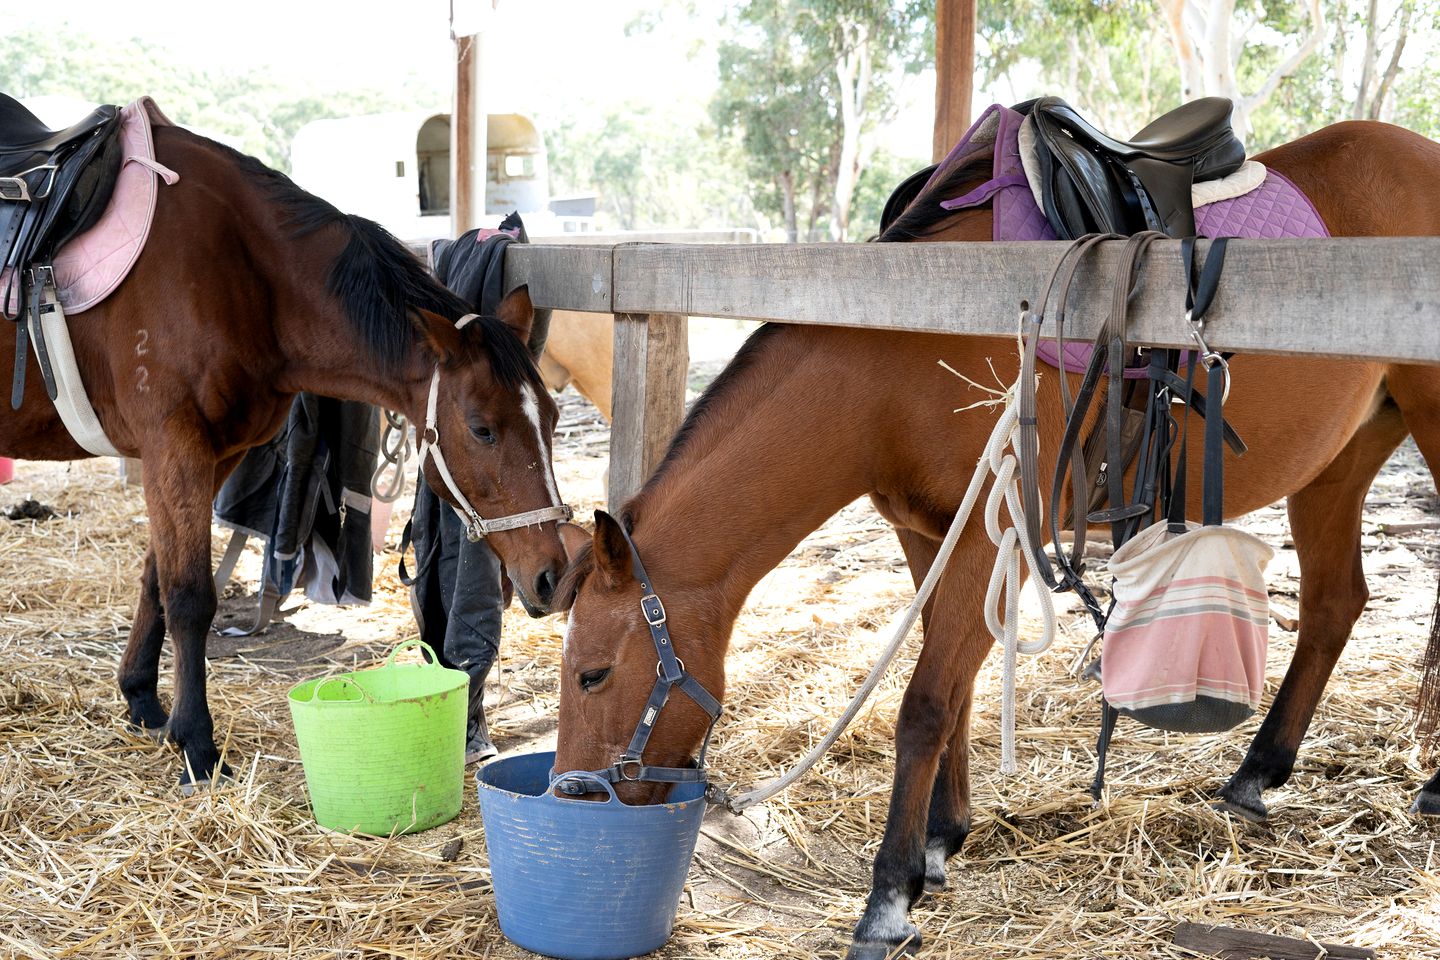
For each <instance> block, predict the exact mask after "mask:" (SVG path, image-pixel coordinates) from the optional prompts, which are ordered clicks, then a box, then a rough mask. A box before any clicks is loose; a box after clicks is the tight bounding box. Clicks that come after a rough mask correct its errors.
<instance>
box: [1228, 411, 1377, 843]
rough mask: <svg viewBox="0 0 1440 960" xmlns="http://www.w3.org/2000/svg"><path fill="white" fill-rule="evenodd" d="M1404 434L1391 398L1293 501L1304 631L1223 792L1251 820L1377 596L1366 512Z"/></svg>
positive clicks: (1289, 765)
mask: <svg viewBox="0 0 1440 960" xmlns="http://www.w3.org/2000/svg"><path fill="white" fill-rule="evenodd" d="M1405 432H1406V431H1405V424H1404V421H1403V420H1402V419H1401V418H1400V416H1399V411H1398V410H1397V409H1396V408H1395V406H1394V405H1393V404H1387V405H1386V406H1384V407H1382V408H1381V410H1380V411H1379V412H1378V413H1377V414H1376V415H1375V416H1374V417H1373V418H1372V419H1371V420H1369V421H1368V422H1366V423H1365V424H1364V425H1363V426H1361V428H1360V429H1359V430H1358V431H1356V433H1355V435H1354V436H1353V437H1351V438H1350V442H1349V443H1348V444H1346V446H1345V448H1344V449H1343V450H1342V451H1341V452H1340V455H1339V456H1337V457H1336V458H1335V460H1334V461H1333V462H1332V463H1331V464H1330V465H1329V466H1327V467H1326V468H1325V469H1324V470H1323V471H1322V472H1321V473H1320V475H1319V476H1318V477H1316V478H1315V479H1314V480H1312V481H1311V482H1310V484H1309V485H1308V486H1306V487H1305V488H1304V489H1302V490H1300V491H1298V492H1297V493H1293V494H1291V495H1290V497H1289V499H1288V502H1287V507H1288V510H1289V514H1290V535H1291V537H1292V538H1293V539H1294V541H1295V552H1296V553H1297V554H1298V555H1299V559H1300V636H1299V638H1298V639H1297V640H1296V643H1295V656H1294V658H1293V659H1292V660H1291V661H1290V667H1289V669H1288V670H1286V671H1285V679H1284V680H1283V681H1282V682H1281V684H1280V690H1279V692H1277V693H1276V694H1275V702H1274V703H1273V704H1271V706H1270V712H1269V713H1268V714H1266V716H1265V722H1264V723H1262V724H1261V725H1260V731H1259V732H1258V733H1257V734H1256V735H1255V739H1254V741H1253V742H1252V743H1251V744H1250V750H1249V752H1247V753H1246V755H1245V759H1244V761H1243V762H1242V763H1241V764H1240V768H1239V769H1238V770H1237V771H1236V772H1235V775H1234V776H1232V777H1231V778H1230V781H1229V782H1228V783H1226V784H1225V786H1224V787H1223V788H1221V790H1220V798H1221V802H1220V805H1221V807H1222V808H1224V809H1226V810H1229V811H1230V812H1232V813H1234V814H1236V815H1238V816H1241V817H1244V818H1245V819H1247V820H1253V821H1256V822H1260V821H1263V820H1264V819H1265V818H1266V817H1267V816H1268V815H1269V811H1268V810H1267V809H1266V807H1265V802H1264V800H1263V799H1262V798H1261V794H1262V793H1263V792H1264V791H1265V790H1267V789H1269V788H1271V787H1278V786H1280V785H1281V784H1283V783H1285V782H1286V781H1287V780H1289V779H1290V774H1291V773H1292V772H1293V771H1294V768H1295V755H1296V752H1297V751H1298V750H1299V748H1300V741H1301V740H1302V739H1303V738H1304V736H1305V731H1306V729H1307V728H1308V727H1309V726H1310V720H1311V718H1312V717H1313V716H1314V714H1315V708H1316V706H1317V705H1318V704H1319V702H1320V695H1321V694H1322V693H1324V691H1325V684H1326V682H1327V681H1328V680H1329V679H1330V673H1331V671H1332V670H1334V668H1335V663H1336V661H1337V660H1339V659H1340V653H1341V651H1342V650H1344V649H1345V643H1346V641H1348V640H1349V639H1350V630H1351V628H1352V627H1354V626H1355V621H1356V620H1358V619H1359V618H1360V614H1361V612H1362V611H1363V610H1364V609H1365V603H1366V601H1368V600H1369V599H1370V593H1369V590H1368V589H1367V588H1366V586H1365V574H1364V571H1363V570H1362V569H1361V566H1360V518H1361V511H1362V509H1363V508H1364V505H1365V494H1366V493H1367V492H1369V490H1370V483H1371V481H1373V480H1374V479H1375V474H1376V473H1378V472H1379V470H1380V467H1381V466H1382V465H1384V463H1385V460H1386V458H1388V457H1389V456H1390V454H1391V453H1392V452H1393V451H1394V450H1395V448H1396V447H1397V446H1398V445H1399V444H1400V442H1401V441H1402V440H1404V439H1405Z"/></svg>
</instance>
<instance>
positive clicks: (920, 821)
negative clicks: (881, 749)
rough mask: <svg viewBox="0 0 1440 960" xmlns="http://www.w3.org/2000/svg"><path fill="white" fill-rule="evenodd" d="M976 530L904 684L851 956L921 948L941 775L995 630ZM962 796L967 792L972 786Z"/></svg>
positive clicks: (940, 587) (934, 606)
mask: <svg viewBox="0 0 1440 960" xmlns="http://www.w3.org/2000/svg"><path fill="white" fill-rule="evenodd" d="M977 534H978V537H979V538H980V539H977V540H973V541H971V542H972V543H973V545H974V548H975V549H972V550H970V551H966V550H965V549H964V546H963V544H962V545H961V546H960V548H959V552H960V553H961V556H959V557H957V558H956V559H955V560H954V561H953V562H952V565H951V566H950V568H949V570H947V572H946V574H945V575H944V576H943V577H942V578H941V581H940V583H939V584H937V589H936V593H935V595H934V597H932V600H931V603H930V605H929V606H928V608H927V611H926V612H927V616H926V631H925V645H924V647H923V648H922V649H921V651H920V658H919V660H918V661H917V662H916V664H915V672H914V675H913V676H912V677H911V679H910V684H909V686H908V687H906V689H905V698H904V700H903V701H901V704H900V715H899V718H898V719H897V722H896V727H895V782H894V786H893V788H892V790H891V793H890V812H889V816H888V819H887V821H886V825H885V836H884V839H882V840H881V841H880V850H879V852H877V853H876V855H875V868H874V879H873V882H872V885H871V889H870V896H869V898H868V900H867V901H866V904H865V912H864V914H863V915H862V916H861V918H860V922H859V923H858V924H856V925H855V937H854V942H853V943H852V944H851V945H850V951H849V954H848V957H849V960H882V958H886V957H893V956H895V955H896V951H903V952H905V953H912V952H914V951H915V950H918V949H919V947H920V932H919V930H918V929H917V928H916V927H915V925H914V924H913V923H911V922H910V920H909V918H908V916H907V915H908V913H909V910H910V906H911V905H912V904H913V903H914V902H915V901H916V900H917V899H919V897H920V894H921V893H922V892H923V891H924V889H925V882H926V875H927V873H928V870H927V865H926V847H927V824H929V823H930V822H931V821H930V817H929V814H930V810H931V808H932V805H933V804H932V797H933V794H934V792H935V790H936V789H937V785H936V773H937V771H938V770H939V767H940V757H941V754H942V753H943V752H944V750H945V747H946V745H947V742H949V741H950V740H951V739H952V734H953V731H954V730H955V724H956V717H957V716H959V715H962V714H963V712H964V711H963V710H962V706H963V705H964V703H965V701H966V700H967V699H968V697H969V691H970V689H971V686H972V684H973V683H974V680H975V674H976V672H977V671H978V670H979V669H980V664H981V663H982V662H983V661H984V659H985V653H986V651H987V650H988V649H989V647H990V635H989V634H988V633H987V632H986V631H985V629H984V626H983V624H982V623H981V621H980V618H979V616H978V608H979V606H980V600H981V598H980V596H979V595H978V594H977V589H976V584H974V583H973V582H968V581H967V579H966V576H967V574H968V571H970V569H971V568H972V567H973V566H974V564H973V563H967V562H966V560H965V557H964V554H965V553H967V552H968V553H974V552H976V550H978V549H979V547H980V543H981V540H983V537H984V534H983V532H979V531H977ZM903 542H904V538H902V543H903ZM907 553H908V550H907ZM932 557H933V553H932ZM957 571H958V572H957ZM981 589H983V587H981ZM965 773H966V768H965V766H964V764H963V762H962V763H960V764H958V765H956V764H952V765H951V772H950V774H949V775H948V776H947V780H951V781H953V780H955V779H956V778H957V776H958V778H960V779H963V778H964V777H965ZM944 789H945V798H946V799H945V800H944V801H943V805H944V806H945V807H946V808H948V809H949V810H951V811H953V807H951V801H952V798H953V797H954V796H955V795H956V794H955V791H953V790H952V789H951V788H949V787H945V788H944ZM959 796H961V797H966V796H968V784H967V785H966V786H965V787H964V788H962V790H961V791H960V792H959ZM950 816H951V814H950V812H947V813H945V814H943V815H942V816H941V817H940V818H939V821H938V822H939V823H940V824H942V825H944V834H943V835H944V837H945V838H946V842H947V843H948V842H950V841H951V839H953V838H954V836H955V834H956V828H955V824H954V823H952V822H951V819H950ZM962 819H963V814H962ZM956 848H957V849H958V843H957V845H956ZM942 872H943V871H942Z"/></svg>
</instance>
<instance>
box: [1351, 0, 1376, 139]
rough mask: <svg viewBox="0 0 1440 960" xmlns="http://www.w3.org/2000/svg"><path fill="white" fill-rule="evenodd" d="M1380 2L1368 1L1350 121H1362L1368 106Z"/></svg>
mask: <svg viewBox="0 0 1440 960" xmlns="http://www.w3.org/2000/svg"><path fill="white" fill-rule="evenodd" d="M1379 13H1380V0H1370V12H1369V14H1368V15H1367V16H1366V17H1365V56H1364V59H1363V60H1361V62H1360V86H1359V87H1358V88H1357V89H1356V91H1355V102H1354V103H1352V104H1351V105H1350V119H1352V120H1364V119H1365V116H1366V113H1367V109H1366V108H1367V107H1368V106H1369V104H1370V80H1371V78H1372V77H1374V76H1375V61H1376V60H1377V59H1378V57H1379V52H1378V50H1377V48H1378V47H1379V45H1380V24H1379V23H1378V22H1377V21H1379V19H1380V17H1379Z"/></svg>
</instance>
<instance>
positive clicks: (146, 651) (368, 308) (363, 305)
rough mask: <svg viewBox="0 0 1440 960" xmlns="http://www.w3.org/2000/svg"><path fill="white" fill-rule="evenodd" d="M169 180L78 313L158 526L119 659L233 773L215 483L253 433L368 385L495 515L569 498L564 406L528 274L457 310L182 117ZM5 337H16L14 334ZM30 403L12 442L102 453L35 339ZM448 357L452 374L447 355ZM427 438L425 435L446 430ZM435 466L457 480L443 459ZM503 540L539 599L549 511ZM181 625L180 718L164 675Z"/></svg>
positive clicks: (363, 230) (317, 205)
mask: <svg viewBox="0 0 1440 960" xmlns="http://www.w3.org/2000/svg"><path fill="white" fill-rule="evenodd" d="M155 138H156V155H157V158H158V159H159V161H160V162H161V163H163V164H165V165H166V166H168V167H170V168H171V169H173V170H174V171H176V172H177V173H178V174H179V175H180V179H179V181H178V182H177V183H175V184H174V185H172V186H167V187H164V188H163V189H162V190H161V193H160V197H159V200H158V204H157V209H156V212H155V220H154V224H153V227H152V230H151V233H150V237H149V240H148V242H147V244H146V247H145V250H144V252H143V253H142V255H141V256H140V258H139V260H138V261H137V263H136V264H135V267H134V269H133V271H132V272H131V274H130V276H129V277H128V278H127V279H126V280H125V282H124V283H122V284H121V285H120V287H119V288H118V289H117V290H116V291H115V293H114V294H113V295H112V296H111V297H110V298H109V299H107V300H106V301H104V302H103V303H101V304H99V305H98V306H96V307H94V308H93V309H91V310H89V311H87V312H86V313H84V314H81V315H78V316H76V317H74V318H73V320H72V322H71V331H72V339H73V341H74V348H75V355H76V360H77V362H78V365H79V369H80V372H81V375H82V378H83V380H84V383H85V387H86V389H87V390H88V392H89V396H90V400H91V403H92V405H93V406H94V408H95V411H96V413H97V415H98V416H99V420H100V423H101V426H103V428H104V430H105V432H106V434H107V435H108V436H109V439H110V440H111V442H112V443H113V445H114V446H115V447H116V449H118V450H119V451H120V452H122V453H123V454H125V455H126V456H129V457H139V458H141V459H142V460H143V461H144V465H145V498H146V504H147V506H148V508H149V514H150V530H151V540H150V547H149V551H148V553H147V554H146V557H145V568H144V573H143V575H142V578H141V588H140V602H139V606H138V607H137V609H136V613H135V622H134V625H133V627H132V628H131V632H130V640H129V645H128V646H127V647H126V650H125V654H124V657H123V658H122V660H121V664H120V677H119V679H120V689H121V690H122V691H123V693H124V695H125V700H126V703H127V704H128V708H129V720H130V722H131V723H132V724H134V725H135V726H137V727H139V728H141V729H143V730H146V731H147V732H149V733H151V734H153V735H163V733H164V731H166V730H167V729H168V732H169V736H170V738H171V739H172V740H174V741H175V742H176V743H177V744H178V745H179V746H180V748H181V749H182V751H183V753H184V759H185V765H186V771H185V773H184V774H183V776H182V778H181V783H182V785H187V786H188V785H190V784H192V783H193V782H197V781H204V780H207V779H210V778H211V777H212V776H214V775H217V774H223V773H224V772H225V768H224V766H223V765H222V763H221V758H220V755H219V752H218V751H217V750H216V747H215V738H214V726H213V722H212V720H211V716H210V708H209V706H208V704H207V702H206V695H205V638H206V634H207V632H208V631H209V629H210V624H211V620H212V619H213V618H214V615H215V605H216V598H215V585H214V583H213V581H212V579H211V572H210V502H211V499H212V498H213V497H214V495H215V492H216V490H217V489H218V487H219V486H220V483H221V482H222V481H223V480H224V479H225V477H226V475H227V474H229V472H230V471H231V470H232V469H233V468H234V467H235V465H236V464H237V463H238V462H239V460H240V459H241V457H242V456H243V455H244V453H245V451H246V450H247V449H249V448H250V447H252V446H255V445H256V444H259V443H262V442H264V441H265V440H267V439H268V438H269V437H270V436H272V435H273V434H274V433H275V431H276V430H277V429H278V428H279V427H280V425H281V423H282V422H283V421H284V418H285V416H286V413H287V411H288V410H289V408H290V401H291V399H292V398H293V397H294V395H295V394H296V393H298V392H300V391H311V392H314V393H319V394H323V395H326V396H331V397H338V398H341V399H350V400H360V401H365V402H369V403H374V404H380V405H383V406H385V407H388V408H391V409H394V410H399V411H401V412H403V413H404V414H405V415H406V416H408V417H409V418H410V420H411V421H412V422H413V423H416V424H422V423H424V422H425V413H426V405H427V399H428V398H429V395H430V392H431V389H432V387H431V383H432V378H434V379H435V382H436V384H437V387H436V394H437V400H438V403H437V408H436V413H437V418H436V433H438V443H437V444H436V445H437V446H438V448H439V449H440V450H442V452H443V456H444V458H445V461H446V463H448V465H449V468H450V472H451V473H452V474H453V475H454V477H455V480H456V483H457V485H458V487H459V489H460V491H461V493H462V494H463V497H464V499H465V500H468V501H469V502H470V504H472V505H473V506H474V508H475V510H477V511H479V512H480V514H481V515H483V516H485V517H489V518H498V517H502V516H507V515H513V514H518V513H522V512H526V511H530V510H534V509H537V508H541V507H547V506H551V505H556V504H558V494H557V493H556V490H555V481H554V476H553V473H552V472H551V467H550V455H549V445H550V438H551V436H552V435H553V431H554V427H555V421H556V417H557V410H556V407H555V404H554V402H553V401H552V400H551V399H550V397H549V395H548V394H547V393H546V391H545V389H544V387H543V385H542V384H541V382H540V378H539V373H538V371H537V370H536V368H535V365H534V363H533V361H532V360H531V359H530V355H529V352H528V350H527V349H526V347H525V341H526V339H527V337H528V335H529V330H530V325H531V322H532V320H533V311H532V309H531V305H530V299H529V296H528V294H527V293H526V292H525V291H524V290H519V291H516V292H515V293H513V294H512V295H511V296H510V297H508V298H507V299H506V300H505V302H504V304H503V305H502V307H501V308H500V310H499V314H500V315H499V317H498V318H495V317H491V318H480V319H478V320H476V321H474V322H472V323H470V324H469V325H467V326H465V327H464V328H462V329H457V328H456V327H455V326H454V323H453V321H454V320H456V319H458V318H459V317H461V316H462V315H464V314H466V313H468V312H469V311H467V310H466V308H465V304H463V303H462V302H460V301H459V300H458V299H457V298H456V297H455V296H454V295H452V294H451V293H450V292H449V291H447V290H446V289H445V288H444V287H442V286H441V285H440V284H439V283H437V282H436V281H435V280H434V279H433V278H431V277H430V275H429V274H428V273H426V271H425V270H424V268H423V266H421V264H420V263H419V262H418V261H417V260H416V259H415V258H414V257H413V256H411V254H410V253H409V252H408V251H407V250H406V249H405V248H404V247H403V246H402V245H401V244H400V243H399V242H398V241H397V240H396V239H395V238H394V237H392V236H390V235H389V234H388V233H386V232H385V231H384V230H382V229H381V228H380V227H379V226H377V225H376V224H374V223H371V222H370V221H368V220H362V219H360V218H357V217H352V216H348V215H345V214H342V213H341V212H340V211H338V210H336V209H335V208H334V207H332V206H330V205H329V204H327V203H325V202H324V201H322V200H319V199H317V198H315V197H313V196H311V195H309V194H307V193H305V192H304V191H302V190H300V189H299V188H298V187H296V186H295V185H294V184H293V183H291V182H290V180H289V179H287V178H286V177H284V176H283V175H281V174H279V173H276V172H274V171H272V170H269V169H267V168H266V167H264V166H263V165H261V164H260V163H259V162H258V161H256V160H253V159H251V158H249V157H244V156H241V155H240V154H238V153H236V152H235V151H233V150H230V149H229V148H227V147H224V146H221V145H219V144H217V143H214V142H211V141H209V140H206V139H204V138H202V137H199V136H196V135H194V134H191V133H189V132H187V131H185V130H183V129H181V128H179V127H171V126H157V127H156V129H155ZM7 333H8V337H7V338H6V339H3V340H0V352H6V351H9V352H6V353H5V355H6V356H11V355H12V354H13V350H14V346H15V342H14V341H15V332H14V330H13V329H10V330H8V331H7ZM30 364H31V369H30V371H29V376H28V377H27V378H26V387H25V396H24V404H23V406H22V408H21V409H20V410H19V411H18V412H16V413H13V414H9V413H7V414H6V415H4V416H0V454H3V455H6V456H12V457H23V458H28V459H45V460H69V459H74V458H78V457H84V456H88V454H87V453H86V452H85V451H84V450H83V449H82V448H81V447H79V446H78V445H77V444H76V443H75V442H74V441H73V440H72V439H71V438H70V436H69V434H67V433H66V431H65V428H64V427H63V426H62V424H61V422H60V419H59V417H58V416H57V414H56V412H55V408H54V406H53V405H52V404H51V402H50V401H49V400H48V399H47V398H46V395H45V392H44V386H43V384H42V381H41V377H40V375H39V373H38V371H37V370H36V368H35V364H34V362H33V359H32V360H31V361H30ZM437 371H438V376H437V375H436V372H437ZM432 439H433V438H432ZM426 469H427V470H428V471H429V472H428V473H427V478H428V479H429V481H430V485H431V486H432V487H433V488H434V489H435V490H438V491H441V495H442V496H444V497H446V498H447V499H451V500H452V502H453V498H452V495H451V494H450V493H449V492H448V491H447V489H446V485H445V484H444V482H443V481H442V478H441V477H440V476H439V475H438V474H437V473H436V472H435V460H434V458H433V457H431V458H429V459H428V460H427V464H426ZM491 543H492V544H493V545H494V548H495V550H496V552H497V553H498V554H499V555H500V556H501V557H502V558H503V559H504V561H505V565H506V567H507V568H508V569H509V570H510V571H511V575H512V578H513V580H514V582H515V586H516V590H517V592H518V593H519V594H520V596H521V598H522V600H523V601H524V602H525V605H526V606H527V608H529V609H530V610H531V612H532V613H535V614H537V615H538V614H539V613H543V612H545V611H546V610H548V608H549V606H550V603H551V599H552V597H553V594H554V588H555V584H556V582H557V580H558V578H559V574H560V571H561V569H562V567H563V565H564V563H565V555H564V551H563V548H562V546H561V543H560V538H559V536H558V534H557V532H556V523H555V522H553V521H551V522H546V523H543V524H538V525H532V526H528V527H522V528H519V529H513V530H506V531H502V532H495V533H493V534H492V538H491ZM167 627H168V628H169V630H170V635H171V638H172V640H173V641H174V651H175V694H174V706H173V709H172V711H171V713H170V715H169V716H167V715H166V712H165V709H164V708H163V707H162V706H161V703H160V700H159V698H158V696H157V694H156V679H157V672H158V665H159V659H160V648H161V644H162V642H163V640H164V636H165V631H166V628H167Z"/></svg>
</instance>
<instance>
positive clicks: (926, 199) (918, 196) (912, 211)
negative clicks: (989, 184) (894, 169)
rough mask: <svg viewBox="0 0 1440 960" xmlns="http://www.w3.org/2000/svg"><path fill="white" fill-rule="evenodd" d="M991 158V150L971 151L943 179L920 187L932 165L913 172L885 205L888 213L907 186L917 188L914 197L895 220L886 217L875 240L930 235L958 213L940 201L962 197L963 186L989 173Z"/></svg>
mask: <svg viewBox="0 0 1440 960" xmlns="http://www.w3.org/2000/svg"><path fill="white" fill-rule="evenodd" d="M990 161H991V157H990V154H989V152H988V151H983V150H982V151H980V152H978V153H974V154H971V155H970V156H969V157H967V158H965V159H963V160H962V161H960V162H958V163H957V164H956V165H955V166H954V167H952V168H951V169H949V170H947V171H945V172H944V174H943V175H942V176H941V178H940V179H939V180H938V181H936V182H935V183H933V184H931V185H930V186H929V187H928V188H927V187H925V186H924V185H923V182H922V183H921V184H920V187H919V189H918V190H917V189H916V187H915V183H916V180H917V178H919V177H920V176H921V174H924V173H926V172H927V171H928V170H930V169H931V168H928V167H927V168H926V170H922V171H920V172H919V173H916V174H914V175H912V176H911V177H910V178H908V179H907V180H906V181H905V182H904V183H902V184H900V186H898V187H896V188H895V192H894V193H893V194H891V197H890V200H888V201H887V202H886V204H885V206H886V209H887V212H889V210H890V208H891V205H892V204H897V202H904V200H905V198H904V196H903V192H905V191H907V188H908V189H909V190H913V191H915V193H914V198H913V199H911V200H910V201H909V202H908V203H906V204H905V206H904V208H903V210H902V211H901V213H900V215H899V216H898V217H896V218H895V220H894V222H893V223H885V222H883V220H882V222H881V224H880V235H879V236H878V237H876V238H875V241H876V242H877V243H904V242H906V241H914V240H924V239H926V238H928V237H929V236H930V235H931V234H933V233H935V231H937V230H938V229H940V227H941V226H942V225H943V224H945V223H947V222H949V221H950V220H951V219H952V218H954V216H955V214H956V211H954V210H946V209H945V208H944V207H942V206H940V201H942V200H948V199H949V198H951V197H958V196H960V195H961V194H962V193H964V191H963V190H961V189H960V188H961V187H962V186H963V185H964V184H966V183H968V182H970V181H972V180H977V179H983V178H984V177H987V176H989V175H990ZM897 205H898V204H897Z"/></svg>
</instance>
